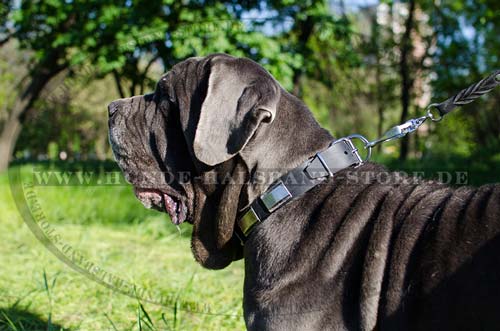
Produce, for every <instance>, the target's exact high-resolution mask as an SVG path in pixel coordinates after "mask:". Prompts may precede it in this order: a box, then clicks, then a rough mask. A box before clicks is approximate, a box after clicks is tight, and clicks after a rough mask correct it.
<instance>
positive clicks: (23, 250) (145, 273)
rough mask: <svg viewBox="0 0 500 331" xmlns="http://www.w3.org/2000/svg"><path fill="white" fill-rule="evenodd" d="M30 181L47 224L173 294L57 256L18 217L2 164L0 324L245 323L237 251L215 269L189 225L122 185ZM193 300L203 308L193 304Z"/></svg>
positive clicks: (141, 326) (100, 261) (93, 257)
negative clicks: (196, 255)
mask: <svg viewBox="0 0 500 331" xmlns="http://www.w3.org/2000/svg"><path fill="white" fill-rule="evenodd" d="M31 167H32V166H31V165H29V164H28V165H24V166H23V167H22V169H23V171H28V172H29V171H30V169H31ZM35 191H36V195H37V199H38V201H39V202H40V205H41V207H42V210H43V212H44V214H45V216H46V219H47V221H48V222H49V223H50V226H51V227H52V228H53V229H54V231H56V232H57V233H58V234H59V235H60V237H61V238H62V240H63V241H64V242H66V243H68V244H70V245H71V246H72V247H73V248H74V249H75V250H78V251H79V252H81V253H82V255H84V256H85V258H86V259H88V260H90V261H92V262H94V263H95V264H96V265H98V266H99V267H100V268H102V269H105V270H106V271H108V272H110V273H113V274H115V275H119V277H121V278H122V279H124V280H126V281H127V282H129V283H131V284H132V283H133V284H135V285H137V286H138V287H140V288H143V289H147V290H148V291H151V292H154V293H160V294H161V295H162V296H164V297H167V298H177V300H173V299H172V300H167V302H166V303H165V304H164V305H159V304H153V303H148V302H145V300H142V299H141V300H137V299H136V298H133V297H129V296H126V295H123V294H120V293H118V292H117V291H114V290H111V289H108V288H106V287H104V286H102V285H99V284H97V283H96V282H94V281H92V280H90V279H89V278H88V277H86V276H84V275H82V274H80V273H78V272H76V271H74V270H73V269H71V268H70V267H69V266H67V265H66V264H64V263H63V262H61V261H60V260H59V259H58V258H56V257H55V256H54V255H53V254H52V253H51V252H49V251H48V250H47V249H46V248H45V247H44V245H43V244H42V243H41V242H40V241H38V240H37V239H36V238H35V236H34V234H33V233H32V232H31V231H30V229H29V228H28V226H27V225H26V224H25V222H24V220H23V217H21V215H20V213H19V211H18V209H17V206H16V204H15V203H14V201H13V198H12V196H11V193H10V189H9V181H8V178H7V174H0V223H1V231H0V242H1V244H0V265H1V271H0V330H59V329H64V330H242V329H244V321H243V317H242V309H241V301H242V286H243V276H244V270H243V263H242V261H238V262H237V263H234V264H233V265H231V266H230V267H228V268H227V269H224V270H222V271H209V270H204V269H203V268H201V267H200V266H199V265H198V264H197V263H196V262H195V261H194V259H193V257H192V255H191V251H190V242H189V237H190V226H189V225H182V226H181V231H182V234H179V232H178V231H177V229H176V228H175V227H174V226H173V225H171V223H170V221H169V219H168V216H166V215H165V214H161V213H158V212H155V211H150V210H146V209H145V208H143V207H142V205H141V204H140V203H139V202H138V201H136V199H135V197H134V196H133V194H132V191H131V188H130V187H129V186H59V187H56V186H37V187H36V188H35ZM193 303H195V304H197V305H199V307H204V308H205V310H203V311H199V312H192V311H191V310H192V309H191V308H190V307H194V308H197V307H198V306H193V305H192V304H193ZM188 304H191V306H189V305H188ZM207 307H208V309H207Z"/></svg>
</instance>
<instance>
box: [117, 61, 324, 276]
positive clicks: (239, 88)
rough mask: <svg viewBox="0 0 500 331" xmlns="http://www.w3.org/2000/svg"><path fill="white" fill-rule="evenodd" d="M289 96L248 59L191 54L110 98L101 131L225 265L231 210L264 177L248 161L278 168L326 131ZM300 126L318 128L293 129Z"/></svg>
mask: <svg viewBox="0 0 500 331" xmlns="http://www.w3.org/2000/svg"><path fill="white" fill-rule="evenodd" d="M297 102H298V100H296V99H294V98H293V97H292V96H290V95H289V94H288V93H286V92H285V91H284V90H283V89H282V88H281V87H280V86H279V84H278V83H277V82H276V81H275V79H274V78H273V77H272V76H271V75H270V74H269V73H268V72H267V71H266V70H264V69H263V68H262V67H261V66H260V65H258V64H257V63H255V62H253V61H251V60H248V59H240V58H234V57H231V56H228V55H224V54H215V55H210V56H207V57H204V58H190V59H188V60H185V61H183V62H181V63H179V64H177V65H175V66H174V67H173V68H172V70H170V71H169V72H168V73H166V74H165V75H164V76H163V77H162V78H161V79H160V81H159V82H158V84H157V87H156V90H155V92H154V93H152V94H147V95H143V96H135V97H131V98H126V99H120V100H116V101H114V102H112V103H111V104H110V105H109V107H108V111H109V137H110V142H111V146H112V149H113V153H114V155H115V158H116V161H117V162H118V165H119V166H120V168H121V169H122V171H123V173H124V174H125V178H126V179H127V180H128V181H129V182H130V183H131V184H132V185H133V186H134V189H135V194H136V196H137V198H138V199H139V200H140V201H141V202H142V203H143V204H144V205H145V206H146V207H148V208H154V209H157V210H160V211H165V212H167V213H168V214H169V215H170V217H171V220H172V222H173V223H175V224H179V223H182V222H183V221H187V222H189V223H192V224H193V225H194V228H193V236H192V249H193V253H194V255H195V258H196V259H197V260H198V261H199V262H200V263H201V264H202V265H203V266H205V267H208V268H223V267H225V266H226V265H228V264H229V263H230V262H231V261H233V260H235V259H238V258H241V253H242V249H241V245H240V243H239V242H238V241H237V240H236V239H235V238H234V237H233V235H232V234H233V229H234V224H235V218H236V215H237V213H238V211H239V210H241V209H242V208H244V207H246V206H248V204H249V203H250V202H251V201H252V200H253V199H254V198H255V197H256V196H257V195H258V194H260V193H261V192H262V191H263V190H265V188H266V187H267V185H269V184H270V182H268V181H259V182H258V183H257V182H256V181H254V179H255V178H253V177H252V176H253V175H254V174H255V172H256V170H258V168H259V167H261V168H273V167H278V166H279V167H280V169H282V171H283V172H286V169H287V167H288V168H290V167H294V166H296V165H298V164H299V163H300V162H302V161H304V159H305V158H307V157H309V156H311V155H314V153H315V152H316V150H318V149H321V148H323V147H325V145H326V144H327V143H328V142H329V141H330V139H331V137H330V136H329V134H328V133H326V131H324V130H321V131H318V129H319V126H318V125H317V123H316V122H315V121H314V119H313V118H312V116H311V115H310V112H309V111H307V108H305V107H304V106H303V105H302V104H300V105H299V107H297V104H296V103H297ZM297 109H298V110H297ZM276 122H282V123H281V124H279V125H275V123H276ZM306 128H309V129H314V130H315V131H318V132H319V133H318V132H317V133H318V134H319V136H317V135H316V136H314V137H310V138H307V137H306V138H304V137H300V138H299V137H298V136H300V132H302V131H304V129H306ZM314 130H313V131H314ZM294 131H295V132H294ZM293 137H295V138H297V139H299V141H295V142H294V141H293ZM291 139H292V140H291ZM323 141H324V142H323ZM320 142H321V143H320Z"/></svg>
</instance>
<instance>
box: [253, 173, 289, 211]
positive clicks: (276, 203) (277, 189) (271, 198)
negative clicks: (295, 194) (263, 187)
mask: <svg viewBox="0 0 500 331" xmlns="http://www.w3.org/2000/svg"><path fill="white" fill-rule="evenodd" d="M291 198H292V194H291V193H290V191H288V189H287V188H286V186H285V184H283V182H282V181H281V180H280V181H279V182H278V183H277V184H276V185H275V186H274V187H273V188H272V189H271V191H269V192H267V193H264V194H263V195H261V196H260V200H261V201H262V203H263V204H264V206H265V207H266V208H267V211H268V212H270V213H272V212H273V211H275V210H276V209H278V208H279V207H280V206H281V205H282V204H284V203H285V202H287V201H288V200H290V199H291Z"/></svg>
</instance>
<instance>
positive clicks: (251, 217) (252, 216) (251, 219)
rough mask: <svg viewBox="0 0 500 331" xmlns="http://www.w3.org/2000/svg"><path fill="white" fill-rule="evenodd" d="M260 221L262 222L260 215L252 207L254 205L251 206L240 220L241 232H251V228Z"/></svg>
mask: <svg viewBox="0 0 500 331" xmlns="http://www.w3.org/2000/svg"><path fill="white" fill-rule="evenodd" d="M258 222H260V220H259V217H258V216H257V214H256V213H255V211H254V210H253V209H252V207H250V209H249V210H248V211H247V212H246V213H245V215H243V217H242V218H240V219H239V220H238V226H239V227H240V229H241V232H243V234H244V235H245V236H247V235H248V233H249V232H250V229H252V227H253V226H254V225H255V223H258Z"/></svg>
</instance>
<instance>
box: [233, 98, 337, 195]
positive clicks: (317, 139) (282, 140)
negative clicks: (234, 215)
mask: <svg viewBox="0 0 500 331" xmlns="http://www.w3.org/2000/svg"><path fill="white" fill-rule="evenodd" d="M290 124H291V125H290ZM332 140H333V137H332V136H331V135H330V133H329V132H328V131H327V130H325V129H323V128H322V127H321V126H320V125H319V123H318V122H317V121H316V120H315V119H314V117H313V115H312V113H311V111H310V110H309V109H308V108H307V107H306V105H305V104H304V103H303V102H302V101H300V100H299V99H297V98H296V97H295V96H293V95H291V94H289V93H288V92H286V91H282V94H281V99H280V102H279V107H278V110H277V114H276V118H275V119H274V121H273V122H272V123H270V124H265V125H263V127H262V128H261V129H260V130H259V132H258V133H257V134H256V136H255V138H254V139H253V140H252V141H251V143H249V144H248V146H247V147H246V148H245V149H244V150H243V151H242V152H241V153H240V155H241V157H242V159H243V161H244V162H245V164H246V166H247V167H248V170H249V171H250V173H252V174H258V175H259V177H258V178H257V177H256V178H254V179H255V180H254V181H251V183H250V185H248V187H247V192H246V193H247V197H245V200H247V201H245V203H246V204H250V203H251V202H252V201H253V200H254V199H255V198H256V197H258V196H259V195H260V194H262V193H263V192H264V191H265V190H266V189H267V188H268V187H269V185H270V184H272V182H273V181H274V180H275V179H277V178H279V177H280V176H281V175H283V174H285V173H287V172H288V171H290V170H291V169H293V168H295V167H297V166H298V165H300V164H301V163H302V162H304V161H306V160H307V159H308V158H311V157H313V156H314V155H315V154H316V153H318V152H320V151H322V150H324V149H326V148H328V146H329V144H330V143H331V142H332ZM262 146H269V148H263V147H262ZM270 150H272V151H273V153H272V154H269V152H268V151H270ZM271 173H272V175H271ZM262 174H265V176H263V177H262V176H261V175H262ZM263 179H264V180H263Z"/></svg>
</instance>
